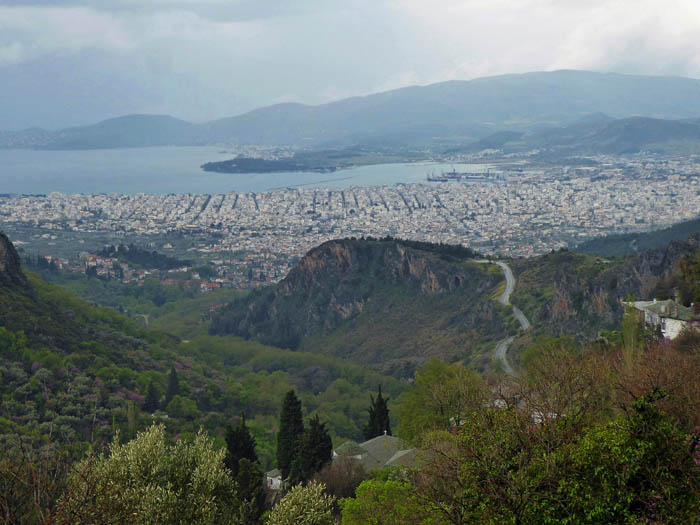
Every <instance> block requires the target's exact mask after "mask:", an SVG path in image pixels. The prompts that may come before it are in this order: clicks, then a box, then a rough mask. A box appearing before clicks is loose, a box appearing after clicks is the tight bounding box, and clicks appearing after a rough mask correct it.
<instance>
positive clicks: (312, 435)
mask: <svg viewBox="0 0 700 525" xmlns="http://www.w3.org/2000/svg"><path fill="white" fill-rule="evenodd" d="M332 454H333V443H332V442H331V436H330V435H329V434H328V431H327V430H326V424H325V423H321V421H320V420H319V419H318V416H317V415H315V416H313V417H312V418H311V419H309V426H308V427H307V428H306V430H304V434H303V436H302V438H301V440H300V442H299V448H298V450H297V452H296V455H295V456H294V459H293V460H292V465H291V471H290V475H289V477H290V480H291V482H292V484H296V483H305V482H306V481H308V480H309V479H311V477H312V476H313V475H314V474H316V473H317V472H319V471H320V470H321V469H322V468H323V467H324V466H325V465H326V464H327V463H329V462H330V461H331V459H332Z"/></svg>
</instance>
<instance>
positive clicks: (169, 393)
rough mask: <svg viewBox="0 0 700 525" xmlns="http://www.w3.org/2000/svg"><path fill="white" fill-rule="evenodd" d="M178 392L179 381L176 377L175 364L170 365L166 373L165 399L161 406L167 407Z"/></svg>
mask: <svg viewBox="0 0 700 525" xmlns="http://www.w3.org/2000/svg"><path fill="white" fill-rule="evenodd" d="M179 393H180V381H179V380H178V377H177V370H175V365H170V372H169V373H168V389H167V390H166V391H165V399H164V400H163V407H167V406H168V404H169V403H170V401H172V399H173V398H174V397H175V396H176V395H178V394H179Z"/></svg>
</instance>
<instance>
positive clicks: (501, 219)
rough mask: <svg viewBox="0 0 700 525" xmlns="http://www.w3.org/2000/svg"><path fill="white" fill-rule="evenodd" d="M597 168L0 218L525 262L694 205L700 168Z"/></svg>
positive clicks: (40, 200)
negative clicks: (369, 245)
mask: <svg viewBox="0 0 700 525" xmlns="http://www.w3.org/2000/svg"><path fill="white" fill-rule="evenodd" d="M606 160H607V162H606ZM598 161H599V162H600V164H598V165H597V166H596V167H593V168H591V167H585V168H570V167H557V168H547V169H537V170H527V169H526V170H523V171H519V172H512V171H511V172H510V175H509V176H508V177H506V180H505V181H500V182H489V181H486V182H477V183H469V184H464V183H433V184H399V185H396V186H373V187H349V188H343V189H327V188H325V189H320V188H289V189H278V190H274V191H269V192H265V193H257V194H255V193H229V194H225V195H221V194H220V195H193V194H163V195H151V194H137V195H124V194H99V195H82V194H71V195H66V194H60V193H52V194H50V195H48V196H13V197H8V198H2V199H0V217H1V219H2V221H3V222H4V223H6V224H8V225H9V224H11V223H24V224H27V225H32V226H34V227H37V228H42V229H47V230H63V231H73V232H103V233H104V232H112V233H114V234H116V235H120V234H121V235H127V234H139V235H142V236H144V235H145V236H150V235H153V236H159V235H164V234H172V233H173V232H182V233H188V234H191V235H193V236H195V237H196V238H197V239H198V241H199V244H198V248H197V250H198V251H200V252H202V253H215V252H243V253H247V254H252V255H253V256H255V255H261V254H262V255H265V256H269V255H272V254H274V255H281V256H284V260H285V261H286V260H287V259H289V258H296V257H299V256H301V255H303V253H305V252H306V251H307V250H308V249H310V248H312V247H313V246H316V245H318V244H320V243H322V242H323V241H326V240H329V239H333V238H339V237H360V236H374V237H383V236H387V235H390V236H394V237H401V238H407V239H416V240H425V241H431V242H444V243H452V244H462V245H465V246H469V247H472V248H476V249H478V250H480V251H482V252H484V253H487V254H488V253H490V254H495V253H497V254H500V255H506V256H532V255H537V254H542V253H546V252H548V251H551V250H553V249H558V248H561V247H564V246H570V245H572V244H575V243H577V242H579V241H580V240H582V239H584V238H590V237H593V236H598V235H604V234H608V233H619V232H630V231H641V230H649V229H653V228H658V227H662V226H665V225H669V224H672V223H676V222H679V221H682V220H686V219H689V218H691V217H694V216H695V215H697V213H698V210H700V182H699V179H698V178H697V174H698V172H699V171H700V170H699V169H698V164H696V163H694V162H692V161H689V160H685V161H669V160H663V161H661V160H639V159H636V160H630V161H625V162H621V161H619V159H618V160H616V161H614V162H611V161H610V159H598ZM202 241H204V242H202ZM284 266H285V267H286V262H285V264H284ZM274 273H275V276H276V277H277V278H279V272H274Z"/></svg>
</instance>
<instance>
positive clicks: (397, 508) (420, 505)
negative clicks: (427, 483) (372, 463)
mask: <svg viewBox="0 0 700 525" xmlns="http://www.w3.org/2000/svg"><path fill="white" fill-rule="evenodd" d="M340 508H341V509H342V516H343V525H404V524H405V525H419V524H420V525H422V524H426V523H429V524H433V525H438V524H442V523H448V522H447V521H445V520H444V519H443V518H442V517H441V516H440V514H439V513H438V512H437V511H435V510H434V509H432V508H431V506H430V504H429V503H428V502H426V501H425V500H424V499H422V498H421V497H420V495H419V494H418V491H417V490H416V487H414V486H413V485H411V484H410V483H407V482H405V481H396V480H386V481H382V480H375V479H372V480H367V481H363V482H362V483H361V484H360V486H359V487H357V491H356V493H355V497H354V498H346V499H342V500H340Z"/></svg>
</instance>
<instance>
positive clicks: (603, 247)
mask: <svg viewBox="0 0 700 525" xmlns="http://www.w3.org/2000/svg"><path fill="white" fill-rule="evenodd" d="M694 233H700V219H693V220H691V221H684V222H679V223H678V224H674V225H673V226H669V227H668V228H662V229H660V230H654V231H649V232H643V233H624V234H619V235H606V236H604V237H597V238H595V239H591V240H589V241H585V242H583V243H581V244H579V245H578V246H576V248H575V251H577V252H583V253H592V254H595V255H601V256H603V257H625V256H627V255H634V254H637V253H642V252H646V251H648V250H653V249H656V248H663V247H664V246H666V245H667V244H668V243H670V242H671V241H680V240H683V239H685V238H686V237H688V236H689V235H692V234H694Z"/></svg>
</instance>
